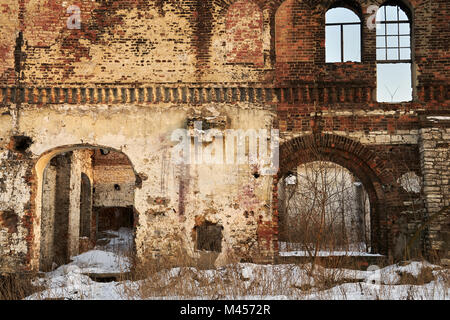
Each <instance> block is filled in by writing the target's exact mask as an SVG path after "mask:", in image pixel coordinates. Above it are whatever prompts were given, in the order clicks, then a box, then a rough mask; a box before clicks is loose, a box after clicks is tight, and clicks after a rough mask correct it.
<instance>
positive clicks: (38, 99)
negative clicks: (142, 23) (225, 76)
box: [0, 84, 373, 105]
mask: <svg viewBox="0 0 450 320" xmlns="http://www.w3.org/2000/svg"><path fill="white" fill-rule="evenodd" d="M372 91H373V88H370V87H366V86H357V85H345V86H343V85H342V86H341V85H328V84H305V85H298V86H289V87H273V86H263V85H248V84H245V85H214V84H154V85H148V86H131V85H129V86H127V85H119V86H117V85H93V86H77V85H74V86H42V87H22V88H21V87H13V86H10V87H2V88H0V103H3V104H8V103H27V104H39V105H41V104H121V103H127V104H130V103H131V104H135V103H191V104H203V103H210V102H224V103H233V102H250V103H299V102H300V103H301V102H303V103H314V102H321V103H324V104H327V103H346V102H347V103H352V102H370V101H371V93H372Z"/></svg>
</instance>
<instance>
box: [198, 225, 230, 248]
mask: <svg viewBox="0 0 450 320" xmlns="http://www.w3.org/2000/svg"><path fill="white" fill-rule="evenodd" d="M195 232H196V238H197V243H196V248H197V250H204V251H212V252H221V251H222V237H223V235H222V232H223V227H222V226H220V225H218V224H215V223H211V222H208V221H206V222H205V223H203V224H202V225H200V226H196V227H195Z"/></svg>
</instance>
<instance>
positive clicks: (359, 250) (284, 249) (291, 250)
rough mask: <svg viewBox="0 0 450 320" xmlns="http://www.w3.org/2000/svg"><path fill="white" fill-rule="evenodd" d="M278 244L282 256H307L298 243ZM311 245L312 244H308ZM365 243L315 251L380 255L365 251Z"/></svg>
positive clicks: (325, 253) (352, 254) (326, 255)
mask: <svg viewBox="0 0 450 320" xmlns="http://www.w3.org/2000/svg"><path fill="white" fill-rule="evenodd" d="M279 246H280V256H283V257H308V256H309V253H308V251H306V250H302V248H303V246H302V245H301V244H298V243H286V242H282V241H280V242H279ZM310 247H312V246H310ZM365 249H366V245H365V244H364V243H358V244H353V245H350V247H349V249H348V250H328V251H325V250H320V251H318V252H317V256H318V257H330V256H335V257H341V256H352V257H356V256H358V257H382V256H383V255H381V254H371V253H368V252H366V251H364V250H365Z"/></svg>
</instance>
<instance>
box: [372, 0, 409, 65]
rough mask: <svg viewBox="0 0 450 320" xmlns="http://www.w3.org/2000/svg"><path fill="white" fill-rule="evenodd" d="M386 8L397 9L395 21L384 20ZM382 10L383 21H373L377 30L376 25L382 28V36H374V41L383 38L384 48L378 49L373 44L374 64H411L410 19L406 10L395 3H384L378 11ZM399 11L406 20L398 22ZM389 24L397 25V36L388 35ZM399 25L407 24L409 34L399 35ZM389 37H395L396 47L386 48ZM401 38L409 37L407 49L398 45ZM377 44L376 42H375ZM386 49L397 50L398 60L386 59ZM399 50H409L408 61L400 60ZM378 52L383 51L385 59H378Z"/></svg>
mask: <svg viewBox="0 0 450 320" xmlns="http://www.w3.org/2000/svg"><path fill="white" fill-rule="evenodd" d="M387 6H391V7H394V6H395V7H397V20H392V21H390V20H389V21H388V20H386V7H387ZM381 9H382V10H384V20H383V21H378V19H377V20H376V21H375V23H376V26H377V29H376V30H378V25H381V26H383V28H384V34H383V35H378V34H375V39H376V40H378V38H384V45H385V46H384V47H378V45H377V44H375V54H376V55H377V57H376V62H377V63H386V64H388V63H411V64H412V63H413V46H412V21H411V20H412V19H411V17H410V16H409V14H408V12H407V10H405V9H404V8H403V7H402V6H401V5H400V4H396V3H386V4H383V5H382V6H381V7H380V8H379V9H378V10H381ZM400 10H402V11H403V13H404V14H405V15H406V17H407V20H400ZM389 24H391V25H398V28H397V34H394V35H388V32H387V26H388V25H389ZM401 24H408V27H409V34H400V25H401ZM390 36H395V37H396V38H397V44H398V46H396V47H388V44H387V42H388V37H390ZM402 36H409V46H408V47H402V46H401V45H400V37H402ZM375 43H377V41H376V42H375ZM388 49H397V50H398V59H388ZM401 49H409V51H410V54H409V59H402V58H401V55H400V50H401ZM378 50H384V53H385V58H386V59H378Z"/></svg>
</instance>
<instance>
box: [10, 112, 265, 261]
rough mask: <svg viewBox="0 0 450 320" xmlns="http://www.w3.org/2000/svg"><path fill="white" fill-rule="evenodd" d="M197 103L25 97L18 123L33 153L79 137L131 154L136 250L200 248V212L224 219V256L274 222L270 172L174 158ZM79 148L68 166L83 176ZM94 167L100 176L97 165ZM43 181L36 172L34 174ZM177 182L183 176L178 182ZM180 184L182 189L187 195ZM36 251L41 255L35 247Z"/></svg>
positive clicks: (239, 115)
mask: <svg viewBox="0 0 450 320" xmlns="http://www.w3.org/2000/svg"><path fill="white" fill-rule="evenodd" d="M206 108H207V109H209V110H214V111H215V112H216V113H217V114H220V117H219V118H221V117H226V118H227V119H228V120H227V123H228V125H227V128H228V129H244V130H246V129H247V128H254V129H259V128H266V127H270V126H271V124H272V121H273V116H274V115H273V112H272V111H271V110H267V109H264V107H263V106H261V105H259V106H258V105H254V106H250V105H248V104H242V105H236V106H229V105H226V104H220V105H215V104H211V105H209V106H206ZM194 109H197V108H195V107H192V106H188V105H178V106H177V105H163V106H157V107H156V106H152V107H151V108H148V107H143V106H130V105H116V106H108V107H107V106H69V105H59V106H49V107H45V108H40V109H36V108H34V107H32V106H27V105H22V108H21V110H20V121H19V123H18V125H19V128H18V129H19V130H20V132H22V133H24V134H26V135H27V136H29V137H30V138H31V139H32V140H33V144H32V145H31V146H30V148H29V156H30V158H31V159H33V160H34V161H36V160H37V159H38V158H39V157H40V156H41V155H42V154H45V153H47V152H48V151H49V150H60V149H61V150H75V149H76V147H78V148H79V147H80V145H85V146H98V147H109V148H112V149H114V150H118V151H121V152H123V153H124V154H125V155H126V156H127V157H128V158H129V159H130V161H131V163H132V165H133V169H134V172H135V173H136V174H137V175H138V177H139V179H140V180H141V185H138V186H137V187H136V189H135V198H134V206H135V209H136V211H137V218H138V221H137V230H136V247H137V253H138V256H139V257H144V256H145V254H149V253H150V254H153V255H169V256H170V255H175V254H177V252H178V251H177V250H179V249H180V242H179V241H181V243H183V245H182V246H181V249H182V250H184V251H187V252H188V253H189V254H190V255H192V256H195V255H196V254H195V253H194V242H193V239H192V230H193V229H194V227H195V225H196V223H198V221H200V220H202V219H204V220H208V221H210V222H214V223H219V224H220V225H222V226H223V227H224V231H223V234H224V238H223V239H224V240H223V241H224V243H223V246H222V247H223V248H224V250H222V253H223V254H222V257H219V261H222V259H223V260H225V256H226V254H228V253H229V252H228V251H229V250H234V251H237V252H238V253H239V254H243V253H244V254H245V253H249V252H250V251H252V250H253V251H257V249H258V248H257V247H258V243H257V239H258V236H257V233H258V232H259V231H260V230H261V226H263V225H265V224H267V223H270V224H271V223H272V216H271V195H272V194H271V188H270V186H271V180H272V177H270V176H261V177H259V178H258V179H256V178H255V177H254V176H253V175H252V173H253V171H252V170H251V168H249V166H248V165H239V166H238V165H223V166H222V165H189V166H188V167H185V166H183V165H182V166H177V165H174V164H172V162H171V148H173V146H174V145H175V144H176V142H172V141H171V139H170V138H171V134H172V131H173V130H175V129H179V128H184V127H186V123H187V118H188V117H189V115H192V114H195V113H200V114H201V113H202V110H203V109H202V108H199V109H198V110H196V111H193V110H194ZM219 110H220V111H219ZM109 128H115V130H114V131H111V130H110V129H109ZM75 146H76V147H75ZM58 148H59V149H58ZM82 155H83V154H80V155H77V152H74V156H73V161H74V164H75V163H77V162H80V165H76V166H74V168H72V169H71V171H72V175H73V176H74V177H79V176H80V173H81V170H82V169H81V162H82V163H85V161H84V160H83V161H81V158H82ZM4 163H9V162H8V161H6V162H4ZM2 165H3V162H2ZM186 168H187V169H186ZM21 170H22V171H24V170H25V169H24V168H21ZM8 172H9V171H8ZM93 174H94V176H95V172H94V173H93ZM94 179H95V178H94ZM77 180H79V179H78V178H75V179H73V180H71V190H72V193H71V200H70V201H71V210H70V214H71V217H72V218H73V219H75V221H77V220H76V219H77V218H76V216H75V215H76V213H77V210H78V212H79V190H78V189H79V185H80V183H79V181H78V183H77ZM180 181H181V182H180ZM41 182H42V181H39V179H37V181H36V183H41ZM180 183H181V184H183V186H182V187H181V189H180ZM22 184H23V183H22ZM8 185H10V184H8ZM20 190H23V191H21V192H22V193H24V194H25V195H26V196H25V197H24V201H31V188H28V189H27V188H24V187H23V185H21V187H20ZM180 190H183V191H182V196H180ZM27 193H28V194H27ZM3 196H5V195H3ZM9 199H10V197H8V200H9ZM33 201H36V203H35V206H33V207H36V208H38V210H36V211H35V212H34V214H35V217H34V220H33V222H34V232H33V238H32V240H31V241H32V242H33V246H32V249H31V250H38V248H39V236H38V234H39V231H40V229H39V228H40V221H39V212H40V210H41V208H40V204H39V201H40V200H39V198H34V199H33ZM27 205H29V203H28V204H27ZM78 230H79V227H76V223H74V224H73V227H71V231H70V232H71V235H70V236H69V239H75V238H76V234H77V232H78ZM17 236H18V237H19V238H21V239H22V242H21V243H22V244H23V246H24V247H25V248H24V249H25V251H24V252H25V253H28V251H27V249H26V243H24V242H23V238H24V237H25V236H24V235H22V234H18V235H17ZM180 238H181V239H180ZM5 240H6V239H5ZM2 241H3V239H2ZM69 248H70V250H71V253H74V252H76V244H75V242H74V240H73V241H72V240H69ZM260 249H261V252H262V253H261V254H262V255H266V256H267V255H270V254H271V253H272V252H273V247H272V243H271V241H268V242H266V243H263V246H262V247H261V248H260ZM34 258H35V259H37V257H36V255H34Z"/></svg>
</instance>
